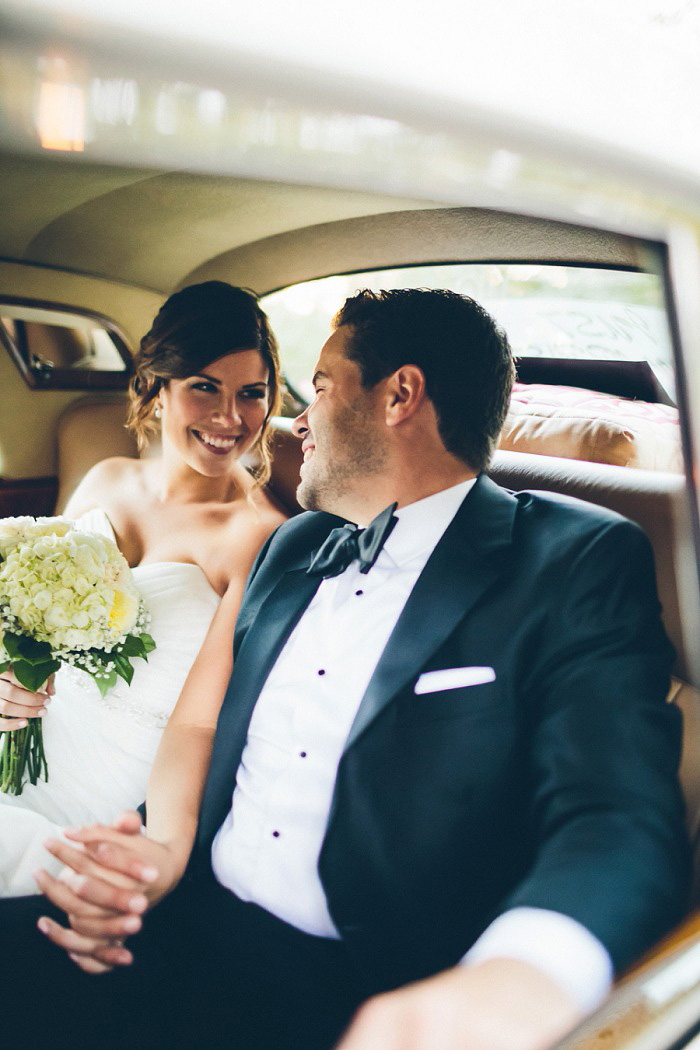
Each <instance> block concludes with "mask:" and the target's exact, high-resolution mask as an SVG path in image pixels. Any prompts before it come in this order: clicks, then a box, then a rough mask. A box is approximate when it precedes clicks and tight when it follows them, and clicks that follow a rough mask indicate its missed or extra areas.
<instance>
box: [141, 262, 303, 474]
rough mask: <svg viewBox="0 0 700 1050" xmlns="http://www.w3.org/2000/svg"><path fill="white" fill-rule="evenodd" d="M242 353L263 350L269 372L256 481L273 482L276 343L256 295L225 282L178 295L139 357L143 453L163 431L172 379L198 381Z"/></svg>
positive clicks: (277, 387) (278, 379)
mask: <svg viewBox="0 0 700 1050" xmlns="http://www.w3.org/2000/svg"><path fill="white" fill-rule="evenodd" d="M239 350H259V351H260V354H261V356H262V359H263V361H264V362H265V365H266V367H267V369H268V373H269V378H268V389H269V402H270V404H269V408H268V410H267V415H266V416H265V422H264V423H263V428H262V432H261V435H260V438H259V440H258V443H257V445H256V451H259V453H260V460H261V465H260V467H259V468H258V469H257V470H256V472H255V474H256V478H257V480H258V482H259V483H260V484H264V483H265V482H266V481H267V480H268V479H269V477H270V464H271V455H270V446H269V441H270V433H269V426H268V424H269V420H270V417H271V416H273V415H276V414H277V413H278V412H279V410H280V405H281V401H282V392H281V386H282V379H281V376H280V363H279V352H278V349H277V340H276V339H275V336H274V334H273V332H272V329H271V328H270V323H269V321H268V319H267V317H266V315H265V313H264V312H263V311H262V309H261V308H260V304H259V303H258V300H257V298H256V296H255V295H254V294H253V292H250V291H247V290H246V289H244V288H236V287H235V286H234V285H232V284H226V282H225V281H205V282H204V284H193V285H190V286H189V287H188V288H183V289H182V291H179V292H175V293H174V295H171V296H170V298H169V299H166V301H165V302H164V303H163V305H162V307H161V308H160V310H159V311H158V314H157V315H156V319H155V321H154V322H153V325H152V326H151V329H150V331H149V332H147V333H146V335H145V336H144V337H143V339H142V340H141V345H140V347H139V350H138V352H137V353H136V355H135V357H134V376H133V378H132V380H131V387H130V391H129V394H130V398H131V405H130V408H129V417H128V422H127V426H128V428H129V429H130V430H132V431H133V432H134V434H135V435H136V440H137V441H138V445H139V448H140V449H143V448H144V447H145V446H146V445H147V444H148V439H149V437H150V436H151V435H152V434H153V433H154V432H156V431H157V430H158V422H157V419H156V412H155V409H156V400H157V398H158V394H159V393H160V391H161V389H162V388H163V387H164V386H166V385H167V383H168V381H169V380H170V379H187V378H188V377H189V376H192V375H197V373H199V372H201V371H203V370H204V369H205V368H206V366H207V365H210V364H211V363H212V362H213V361H216V360H218V359H219V358H220V357H224V355H225V354H231V353H236V351H239Z"/></svg>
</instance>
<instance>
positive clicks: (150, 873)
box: [141, 868, 158, 882]
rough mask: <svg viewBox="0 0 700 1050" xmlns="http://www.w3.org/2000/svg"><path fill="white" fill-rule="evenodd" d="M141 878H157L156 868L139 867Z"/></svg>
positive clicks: (150, 879) (152, 879)
mask: <svg viewBox="0 0 700 1050" xmlns="http://www.w3.org/2000/svg"><path fill="white" fill-rule="evenodd" d="M141 878H142V879H145V880H146V882H153V881H154V880H155V879H157V878H158V868H141Z"/></svg>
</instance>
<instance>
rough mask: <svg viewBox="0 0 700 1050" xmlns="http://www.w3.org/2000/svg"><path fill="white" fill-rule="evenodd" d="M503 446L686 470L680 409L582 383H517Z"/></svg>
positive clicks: (612, 461) (542, 453)
mask: <svg viewBox="0 0 700 1050" xmlns="http://www.w3.org/2000/svg"><path fill="white" fill-rule="evenodd" d="M499 448H503V449H508V450H510V451H514V452H535V453H539V454H540V455H543V456H563V457H565V458H567V459H585V460H588V461H589V462H592V463H612V464H615V465H617V466H624V467H641V468H642V469H644V470H665V471H670V472H672V473H682V471H683V459H682V455H681V443H680V427H679V422H678V410H677V409H676V408H671V407H670V406H668V405H656V404H649V403H648V402H646V401H630V400H629V399H628V398H624V397H613V396H612V395H611V394H599V393H596V392H595V391H592V390H583V389H580V388H579V387H570V386H548V385H547V384H544V383H531V384H527V383H515V384H514V386H513V394H512V396H511V402H510V409H509V411H508V416H507V418H506V422H505V426H504V427H503V430H502V432H501V439H500V442H499Z"/></svg>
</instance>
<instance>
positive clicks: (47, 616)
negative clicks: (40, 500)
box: [0, 517, 155, 795]
mask: <svg viewBox="0 0 700 1050" xmlns="http://www.w3.org/2000/svg"><path fill="white" fill-rule="evenodd" d="M148 620H149V617H148V614H147V613H146V610H145V608H144V605H143V602H142V600H141V598H140V596H139V593H138V591H137V589H136V587H135V585H134V581H133V577H132V575H131V570H130V568H129V566H128V564H127V562H126V559H125V558H124V556H123V555H122V554H121V553H120V551H119V550H118V548H117V546H116V544H115V543H113V541H112V540H110V539H108V538H107V537H106V536H102V535H100V534H98V533H92V532H81V531H80V530H79V529H78V528H77V526H76V525H75V524H74V523H73V522H71V521H68V520H67V519H66V518H36V519H35V518H29V517H26V518H4V519H0V673H2V671H5V670H7V668H8V667H10V666H11V667H12V670H13V672H14V674H15V677H16V678H17V680H18V681H19V682H20V683H21V684H22V685H23V686H24V687H25V688H26V689H30V690H31V691H32V692H36V690H37V689H39V687H40V686H41V685H42V684H43V683H44V682H45V681H46V679H47V678H48V677H49V676H50V675H52V674H53V673H54V672H55V671H57V670H58V669H59V667H60V666H61V664H64V663H68V664H72V665H73V666H74V667H77V668H80V669H82V670H83V671H86V672H87V673H88V674H89V675H90V676H91V677H92V678H93V679H94V681H95V682H96V683H97V686H98V688H99V690H100V693H101V694H102V696H104V695H105V693H106V692H107V690H108V689H109V688H110V687H111V686H113V685H114V684H115V683H116V681H117V677H118V676H119V677H121V678H123V679H124V680H125V681H126V682H127V683H130V682H131V679H132V677H133V674H134V669H133V667H132V666H131V660H132V659H133V658H134V657H136V656H140V657H143V658H144V659H147V657H148V653H150V652H151V651H152V650H153V649H154V648H155V642H154V641H153V639H152V638H151V636H150V635H149V634H146V631H145V629H146V627H147V626H148ZM0 735H1V736H2V737H3V739H2V752H1V753H0V791H3V792H6V793H7V792H10V793H12V794H15V795H19V794H21V792H22V786H23V784H24V783H25V773H26V774H27V775H28V777H29V780H30V782H31V783H32V784H36V783H37V780H38V779H39V777H40V776H41V775H43V777H44V779H45V780H48V767H47V763H46V757H45V755H44V745H43V739H42V726H41V719H40V718H32V719H30V720H29V724H28V725H27V726H26V727H25V728H24V729H15V730H13V731H12V732H9V733H3V734H0Z"/></svg>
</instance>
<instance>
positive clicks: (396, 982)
mask: <svg viewBox="0 0 700 1050" xmlns="http://www.w3.org/2000/svg"><path fill="white" fill-rule="evenodd" d="M511 381H512V361H511V355H510V350H509V347H508V343H507V340H506V338H505V336H504V334H503V333H502V332H501V331H500V329H498V327H497V326H496V325H495V323H494V322H493V320H492V319H491V317H490V316H489V315H488V314H487V313H486V312H485V311H484V310H483V309H482V308H481V307H480V306H479V305H478V304H477V303H475V302H474V301H473V300H470V299H468V298H466V297H463V296H459V295H457V294H454V293H451V292H438V291H418V290H404V291H393V292H382V293H378V294H374V293H372V292H368V291H364V292H360V293H359V294H358V295H356V296H355V297H353V298H351V299H349V300H347V301H346V303H345V304H344V306H343V307H342V309H341V310H340V312H339V314H338V316H337V317H336V319H335V328H334V331H333V333H332V335H331V337H330V339H329V340H328V341H327V343H326V344H325V346H324V347H323V349H322V351H321V355H320V358H319V361H318V365H317V367H316V372H315V375H314V388H315V395H316V396H315V399H314V401H313V403H312V404H311V406H310V407H309V408H308V410H307V411H306V412H304V413H303V414H302V415H301V416H300V417H299V418H298V419H297V420H296V422H295V432H296V434H297V435H298V436H299V437H300V438H301V440H302V448H303V451H304V464H303V466H302V468H301V482H300V485H299V490H298V499H299V501H300V503H301V504H302V505H303V506H304V507H306V508H308V509H309V510H311V511H315V512H316V513H313V514H305V515H301V516H299V517H297V518H295V519H293V520H292V521H290V522H288V523H286V524H285V525H283V526H282V527H281V528H280V529H279V530H278V531H277V533H276V534H274V536H273V537H272V538H271V539H270V541H269V542H268V544H267V546H266V548H265V549H264V551H263V552H262V554H261V556H260V558H259V560H258V562H257V563H256V566H255V568H254V570H253V573H252V575H251V578H250V580H249V583H248V588H247V592H246V597H245V600H244V603H243V606H242V608H241V612H240V615H239V618H238V623H237V627H236V637H235V643H234V645H235V660H234V672H233V677H232V680H231V684H230V686H229V690H228V694H227V697H226V700H225V702H224V706H223V709H222V712H221V716H220V719H219V725H218V729H217V735H216V740H215V747H214V752H213V756H212V762H211V770H210V775H209V780H208V784H207V788H206V793H205V798H204V802H203V806H202V811H201V819H200V826H199V832H198V842H197V845H196V847H195V851H194V854H193V859H192V862H191V865H190V874H189V875H188V877H187V878H186V879H185V880H183V883H182V884H181V885H180V886H179V887H178V889H177V890H176V891H175V892H174V893H173V894H172V895H171V897H170V898H168V899H167V900H166V901H165V902H164V903H163V904H161V905H160V906H159V907H158V908H156V909H155V911H154V912H153V914H152V915H151V916H148V917H147V918H146V921H145V928H144V932H143V933H142V934H141V935H139V937H138V938H136V939H135V941H134V942H133V949H134V956H135V957H136V964H135V967H134V969H135V971H136V972H135V977H137V978H138V980H139V981H142V982H144V983H145V984H148V982H149V981H151V982H154V981H157V982H159V983H157V984H151V985H150V986H149V987H151V988H152V989H156V990H155V991H154V993H153V995H151V997H150V1004H151V1009H153V1010H157V1009H158V1004H159V1003H160V1002H162V999H163V997H164V995H165V991H164V989H168V990H169V1003H170V1009H171V1010H172V1012H173V1016H176V1017H177V1020H176V1022H175V1024H174V1026H173V1030H174V1031H175V1030H177V1031H179V1032H181V1033H182V1032H184V1031H185V1030H186V1028H185V1026H186V1024H187V1014H188V1013H189V1014H190V1016H191V1013H192V1009H193V1007H192V1005H191V1000H190V999H188V996H191V995H192V994H193V992H192V988H193V985H194V984H195V981H199V983H200V984H201V983H202V981H204V983H205V985H206V987H205V988H204V992H203V1002H202V1003H201V1004H200V1005H201V1008H202V1009H204V1010H206V1022H205V1023H206V1029H207V1031H208V1032H210V1034H211V1040H212V1041H211V1042H210V1043H207V1044H206V1045H211V1046H215V1045H219V1044H218V1042H217V1041H216V1040H217V1039H219V1038H220V1039H221V1041H222V1044H223V1043H224V1042H225V1038H226V1035H227V1034H228V1035H229V1036H230V1037H231V1039H232V1041H233V1042H234V1043H235V1041H236V1038H238V1039H239V1040H240V1041H239V1043H238V1044H237V1045H240V1046H241V1047H244V1048H248V1047H249V1048H250V1050H255V1048H256V1047H263V1046H264V1047H268V1046H269V1047H275V1050H282V1048H284V1047H297V1046H299V1047H302V1046H304V1047H308V1048H316V1047H318V1048H320V1047H330V1046H331V1045H334V1044H335V1043H336V1042H337V1040H338V1039H339V1038H341V1032H342V1031H343V1029H344V1027H345V1025H346V1024H347V1022H348V1021H349V1020H350V1019H351V1018H353V1014H354V1019H353V1020H352V1022H351V1024H350V1027H349V1029H348V1030H347V1032H346V1034H345V1035H344V1036H343V1037H342V1043H341V1044H340V1045H341V1046H342V1048H343V1050H377V1048H378V1047H381V1048H382V1050H428V1048H430V1047H434V1046H439V1047H440V1050H452V1048H454V1050H459V1048H467V1047H469V1048H477V1050H479V1048H484V1050H488V1048H490V1050H499V1048H507V1050H514V1048H516V1047H517V1048H523V1050H528V1048H535V1047H537V1048H540V1047H543V1046H546V1045H550V1043H551V1042H552V1041H553V1040H555V1039H556V1038H557V1037H558V1035H559V1034H560V1033H561V1032H562V1031H564V1030H566V1029H567V1028H568V1027H569V1026H570V1025H572V1024H573V1023H575V1021H576V1019H577V1018H578V1017H579V1016H581V1015H582V1014H583V1013H585V1012H586V1011H588V1010H590V1009H592V1008H593V1007H594V1006H595V1005H596V1004H597V1003H598V1002H599V1001H600V999H601V998H602V997H603V996H604V995H605V993H606V991H607V989H608V987H609V983H610V978H611V974H612V973H613V972H614V971H618V972H619V971H620V970H622V969H624V968H625V967H626V966H628V965H629V964H630V963H631V962H632V961H633V960H634V959H635V958H636V957H637V956H639V955H640V954H641V953H642V952H643V951H644V950H645V949H646V948H648V947H649V946H650V945H651V944H652V942H653V941H654V940H655V939H657V938H658V937H659V936H660V935H662V934H663V933H664V932H665V931H666V930H667V929H668V928H669V927H670V926H671V925H672V924H673V923H674V922H675V921H676V920H677V919H678V918H679V917H680V915H681V913H682V909H683V905H684V900H685V892H686V880H687V845H686V841H685V834H684V827H683V805H682V801H681V796H680V792H679V788H678V784H677V780H676V767H677V762H678V750H679V736H680V732H679V730H680V726H679V720H678V713H677V712H676V711H675V710H674V709H673V708H672V707H671V706H669V705H667V704H666V703H665V695H666V692H667V687H668V677H669V669H670V664H671V659H672V653H671V649H670V646H669V644H668V641H667V639H666V636H665V634H664V631H663V628H662V626H661V622H660V617H659V606H658V601H657V597H656V591H655V583H654V570H653V564H652V556H651V553H650V548H649V545H648V543H647V541H646V539H645V537H644V536H643V534H642V532H641V530H640V529H638V528H637V527H636V526H635V525H633V524H631V523H630V522H628V521H626V520H625V519H623V518H620V517H619V516H617V515H615V514H612V513H609V512H607V511H605V510H601V509H598V508H595V507H592V506H590V505H586V504H582V503H579V502H577V501H573V500H568V499H565V498H561V497H556V496H549V495H542V494H535V493H528V492H521V493H516V494H512V493H509V492H506V491H504V490H503V489H501V488H499V487H497V486H496V485H494V484H493V483H492V482H491V481H490V480H489V479H488V478H487V476H486V474H485V473H484V471H485V470H486V469H487V467H488V463H489V458H490V456H491V453H492V450H493V448H494V445H495V443H496V440H497V437H498V434H499V432H500V429H501V426H502V423H503V419H504V416H505V412H506V407H507V404H508V396H509V392H510V386H511ZM375 518H378V519H379V520H378V521H377V522H375V523H374V524H373V525H372V529H371V531H368V532H367V533H363V534H362V535H361V536H360V537H359V542H358V537H357V533H356V532H355V531H354V530H353V529H352V528H348V527H343V523H344V522H345V521H348V522H351V523H356V524H358V525H360V526H362V527H364V526H366V525H368V524H369V523H370V522H372V520H373V519H375ZM329 534H330V536H329ZM82 893H83V896H84V897H86V898H89V895H90V885H88V886H86V887H83V891H82ZM96 899H97V898H96ZM114 900H115V901H116V896H115V898H114ZM99 902H100V904H101V905H105V903H107V901H106V898H105V896H104V891H102V892H101V895H100V896H99ZM154 946H156V947H154ZM139 965H141V970H138V966H139ZM159 967H160V969H159ZM168 967H169V968H170V969H168ZM127 972H128V971H126V970H123V971H122V976H123V975H124V974H125V973H127ZM156 973H158V974H159V976H158V977H154V974H156ZM103 980H109V978H100V979H99V980H97V981H95V982H94V983H95V984H96V985H99V984H100V983H101V982H102V981H103ZM133 983H134V985H135V984H136V983H137V981H136V980H135V981H134V982H133ZM366 1000H369V1002H366ZM361 1002H365V1005H364V1006H363V1007H362V1008H361V1009H360V1010H359V1013H354V1012H355V1010H356V1008H357V1007H358V1005H359V1004H360V1003H361ZM182 1003H187V1004H188V1006H187V1008H186V1009H183V1011H182V1012H181V1013H176V1006H177V1005H178V1004H180V1005H182ZM154 1004H155V1005H154ZM201 1016H202V1015H197V1020H198V1022H200V1018H201ZM215 1031H216V1032H217V1033H218V1034H217V1035H216V1036H214V1035H213V1033H214V1032H215ZM242 1033H248V1034H247V1035H245V1034H242ZM183 1039H185V1037H184V1036H183ZM246 1040H248V1041H246ZM144 1045H145V1044H144ZM176 1045H180V1044H176ZM181 1045H183V1046H184V1045H187V1044H186V1040H185V1041H183V1043H182V1044H181Z"/></svg>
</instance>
